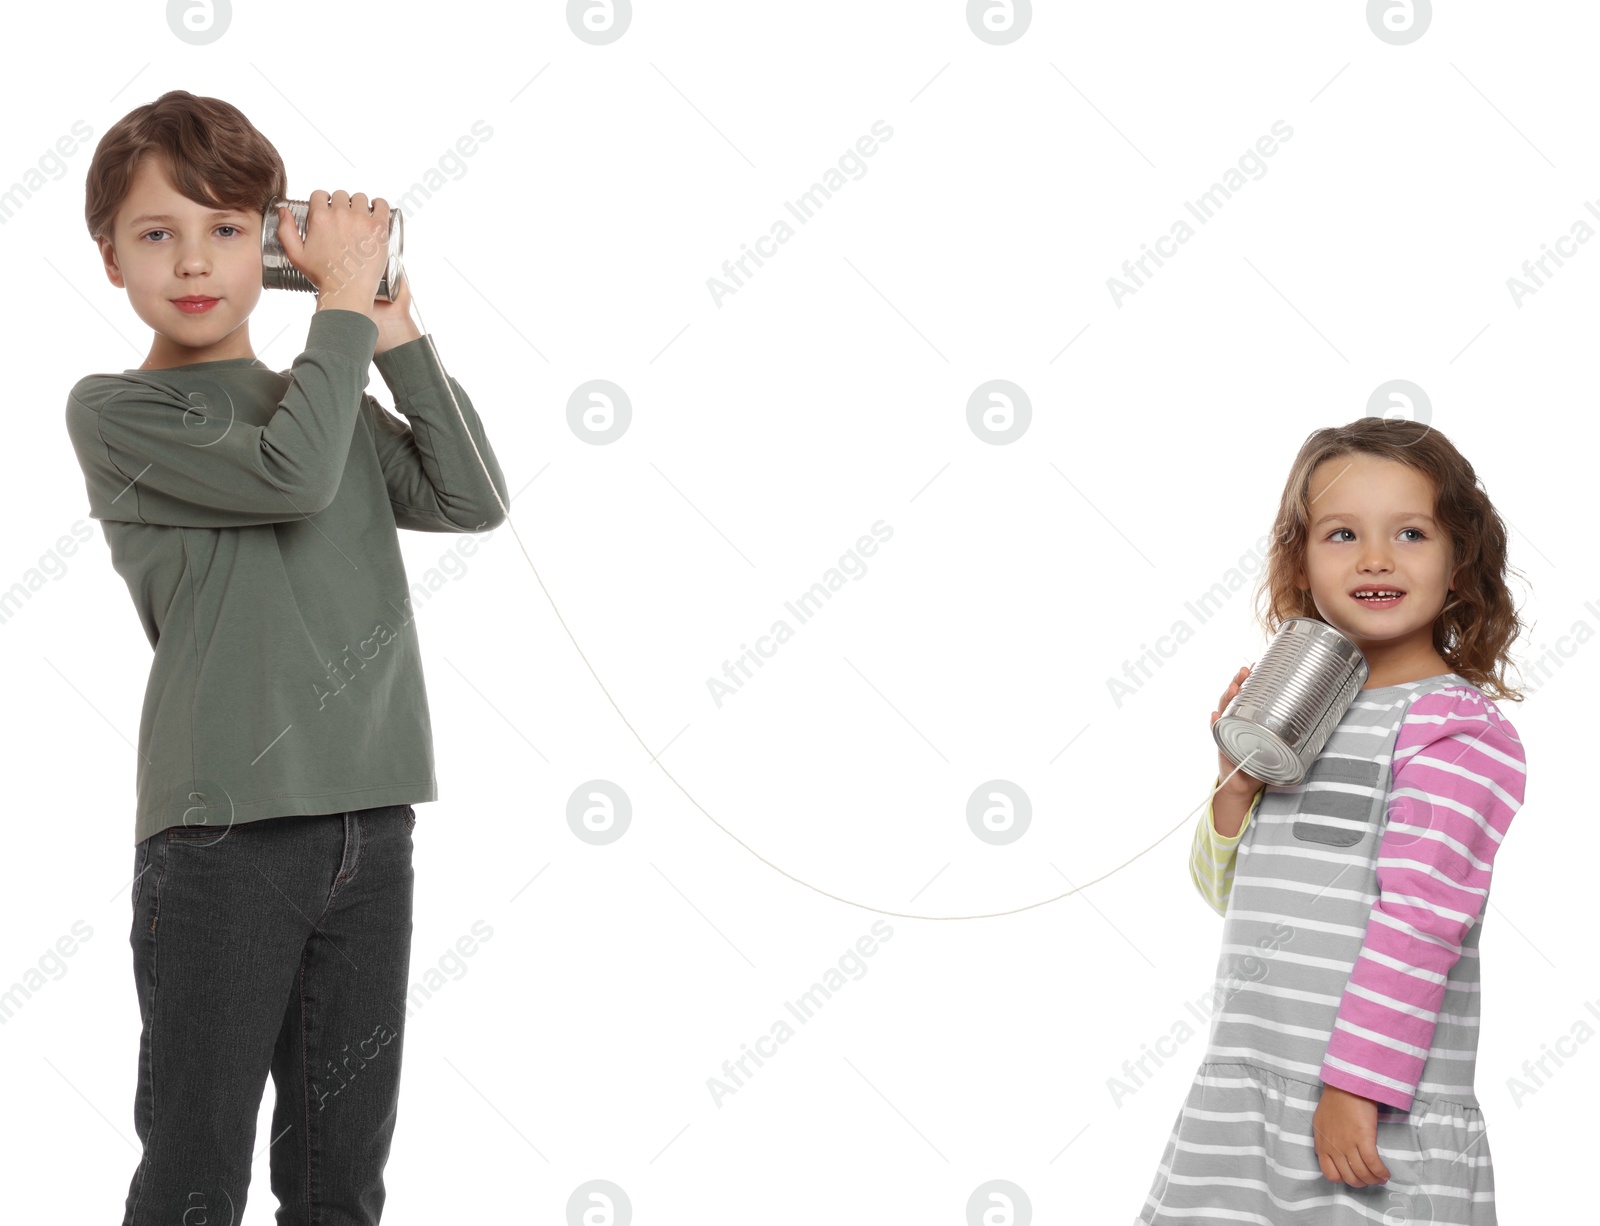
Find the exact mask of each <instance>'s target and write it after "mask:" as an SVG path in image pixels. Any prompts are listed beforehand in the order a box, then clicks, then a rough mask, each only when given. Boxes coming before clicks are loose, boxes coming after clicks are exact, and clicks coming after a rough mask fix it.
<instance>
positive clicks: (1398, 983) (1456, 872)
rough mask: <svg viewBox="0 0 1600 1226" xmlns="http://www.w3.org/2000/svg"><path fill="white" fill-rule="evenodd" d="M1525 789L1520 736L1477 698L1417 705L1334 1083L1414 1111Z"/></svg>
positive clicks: (1336, 1049) (1433, 699)
mask: <svg viewBox="0 0 1600 1226" xmlns="http://www.w3.org/2000/svg"><path fill="white" fill-rule="evenodd" d="M1526 782H1527V769H1526V759H1525V757H1524V755H1523V751H1522V742H1521V740H1520V739H1519V738H1518V736H1517V733H1516V730H1515V729H1514V728H1513V727H1512V726H1511V724H1510V722H1509V721H1507V720H1506V718H1505V717H1504V716H1503V715H1501V714H1500V712H1499V710H1498V709H1497V708H1496V707H1495V706H1494V704H1493V703H1492V702H1490V701H1489V700H1488V699H1486V698H1485V697H1484V696H1483V695H1482V694H1481V693H1479V692H1478V691H1477V690H1475V689H1468V688H1454V689H1444V690H1436V691H1434V692H1433V693H1431V694H1424V695H1422V696H1421V697H1419V698H1416V699H1414V700H1413V701H1412V703H1411V705H1410V707H1409V708H1408V709H1407V711H1406V716H1405V722H1404V723H1403V724H1402V725H1401V727H1400V732H1399V734H1398V736H1397V738H1396V741H1395V750H1394V769H1393V784H1392V786H1391V788H1390V791H1389V808H1388V815H1389V821H1388V825H1387V826H1386V828H1385V829H1384V833H1383V839H1382V842H1381V843H1380V845H1379V849H1378V865H1377V884H1378V899H1377V901H1376V902H1375V903H1374V904H1373V907H1372V913H1371V915H1370V916H1369V918H1368V920H1367V932H1366V937H1365V940H1364V942H1363V944H1362V948H1361V954H1360V956H1359V957H1358V958H1357V959H1356V964H1355V966H1354V968H1353V969H1352V970H1351V972H1350V980H1349V983H1348V984H1347V985H1346V986H1345V990H1344V995H1343V997H1342V999H1341V1000H1340V1002H1339V1012H1338V1016H1337V1018H1336V1020H1335V1022H1334V1029H1333V1034H1332V1036H1331V1037H1330V1039H1329V1041H1328V1050H1327V1055H1326V1056H1325V1057H1324V1059H1323V1065H1322V1080H1323V1081H1324V1082H1325V1083H1327V1084H1328V1085H1333V1086H1338V1087H1339V1088H1341V1089H1344V1090H1349V1091H1350V1092H1352V1093H1354V1094H1360V1095H1362V1096H1363V1097H1365V1098H1371V1099H1374V1100H1376V1101H1378V1102H1381V1103H1388V1104H1390V1105H1392V1106H1395V1107H1398V1108H1400V1109H1402V1110H1409V1109H1410V1107H1411V1102H1412V1099H1413V1098H1414V1097H1415V1095H1416V1089H1417V1082H1418V1081H1419V1080H1420V1078H1421V1076H1422V1067H1423V1064H1424V1063H1425V1062H1426V1060H1427V1057H1428V1052H1429V1049H1430V1048H1431V1047H1432V1044H1433V1032H1434V1029H1435V1027H1436V1026H1437V1024H1438V1018H1439V1008H1440V1005H1441V1004H1442V1003H1443V1001H1444V994H1445V987H1446V978H1447V976H1448V975H1449V973H1450V969H1451V968H1452V967H1453V966H1455V964H1456V962H1457V961H1459V960H1460V958H1461V942H1462V940H1463V938H1464V937H1465V936H1466V934H1467V932H1468V930H1469V929H1470V928H1471V927H1472V925H1473V924H1475V923H1476V922H1477V921H1478V918H1479V916H1480V915H1481V914H1482V912H1483V904H1484V899H1485V898H1486V897H1487V895H1488V892H1489V874H1490V870H1491V868H1492V866H1493V864H1494V857H1495V853H1496V852H1497V851H1498V850H1499V849H1500V844H1501V841H1502V840H1503V839H1504V838H1505V835H1506V830H1507V828H1508V827H1509V826H1510V824H1511V819H1512V817H1513V816H1514V815H1515V814H1516V812H1517V810H1518V809H1520V808H1521V807H1522V798H1523V790H1524V787H1525V785H1526Z"/></svg>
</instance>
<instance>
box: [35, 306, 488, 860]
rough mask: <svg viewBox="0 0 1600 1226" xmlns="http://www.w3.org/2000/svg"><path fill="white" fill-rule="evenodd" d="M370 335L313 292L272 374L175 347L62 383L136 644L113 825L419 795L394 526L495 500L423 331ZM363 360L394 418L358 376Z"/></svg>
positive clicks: (154, 828) (427, 745) (428, 740)
mask: <svg viewBox="0 0 1600 1226" xmlns="http://www.w3.org/2000/svg"><path fill="white" fill-rule="evenodd" d="M377 339H378V329H377V325H376V324H374V323H373V322H372V320H371V319H369V318H368V317H367V316H366V315H363V314H360V313H359V312H355V311H342V310H326V311H318V312H316V313H315V314H314V315H313V316H312V318H311V323H310V327H309V331H308V335H307V339H306V347H305V351H304V352H303V353H301V354H300V356H299V357H297V358H296V359H295V361H294V364H293V365H292V366H291V368H290V369H289V370H288V371H285V372H275V371H273V370H271V369H270V368H269V367H268V366H267V365H266V364H265V363H264V362H262V361H261V360H260V359H259V358H233V359H228V360H224V361H217V362H196V363H193V364H191V365H188V366H178V367H173V368H170V369H167V370H149V371H145V370H126V371H123V372H122V373H120V374H94V375H88V376H86V377H85V378H83V379H80V380H79V381H78V382H77V384H75V385H74V386H73V388H72V391H71V393H70V395H69V396H68V399H67V409H66V423H67V431H68V434H69V435H70V437H71V440H72V445H73V448H74V450H75V451H76V452H77V456H78V463H79V465H80V466H81V467H82V469H83V474H84V480H85V485H86V488H87V490H88V495H89V514H90V517H91V518H93V519H97V520H99V521H100V526H101V530H102V532H103V533H104V535H105V540H106V544H107V545H108V546H109V548H110V551H111V562H112V565H113V567H114V568H115V569H116V570H117V572H118V573H119V574H120V575H121V576H122V577H123V580H124V581H125V582H126V583H127V585H128V591H129V594H130V595H131V596H132V598H133V603H134V608H135V609H136V610H137V612H138V615H139V620H140V623H141V624H142V626H143V628H144V631H145V635H146V637H147V638H148V639H149V640H150V645H151V647H152V648H153V649H154V651H155V657H154V660H153V661H152V664H151V668H150V678H149V681H148V683H147V685H146V688H145V697H144V707H143V711H142V714H141V718H140V723H139V749H138V757H137V785H136V791H137V812H136V820H135V829H134V841H135V842H136V843H137V842H139V841H142V840H143V839H145V838H147V837H149V836H150V835H152V834H155V833H157V832H158V831H161V830H164V829H166V828H167V827H169V826H175V825H189V826H196V825H217V826H229V825H237V824H240V823H245V822H254V821H259V820H262V819H264V818H272V817H284V816H293V815H298V814H315V813H336V812H342V811H344V810H348V809H365V808H373V807H376V806H380V805H398V804H409V803H415V802H417V801H429V800H435V799H437V789H436V785H435V780H434V770H433V736H432V729H431V727H430V725H429V721H428V699H427V692H426V689H425V687H424V683H423V675H422V660H421V655H420V651H419V648H418V643H417V631H416V625H415V622H414V618H413V613H412V610H411V598H410V593H409V588H408V584H407V580H406V572H405V565H404V562H403V561H402V559H401V555H400V541H399V537H398V534H397V532H396V529H397V528H409V529H412V530H414V531H419V532H479V531H482V530H484V529H487V528H493V527H495V526H496V525H498V524H500V523H502V522H503V521H504V519H505V512H504V511H503V510H502V509H501V507H502V504H505V505H507V506H509V505H510V497H509V495H508V494H507V491H506V484H505V478H504V476H503V475H502V474H501V472H500V466H499V464H498V462H497V461H496V459H495V455H494V452H493V450H492V449H491V448H490V446H489V441H488V439H487V437H486V436H485V435H484V431H483V425H482V423H481V422H480V421H479V419H478V415H477V413H476V411H475V410H474V408H473V405H472V402H471V400H469V399H468V397H467V394H466V392H465V391H464V390H463V389H462V387H461V385H460V384H459V383H457V382H456V381H455V380H454V379H450V380H449V383H448V386H447V384H446V378H447V376H446V375H445V374H444V373H443V372H442V371H441V370H440V369H439V367H438V364H437V363H436V361H435V358H434V355H433V351H432V350H431V349H430V348H429V345H430V341H429V339H428V338H427V337H422V338H419V339H417V340H413V341H408V342H406V343H404V344H401V345H397V346H395V347H394V348H392V349H388V350H386V351H384V352H383V353H381V354H378V355H376V356H374V355H373V347H374V346H375V345H376V343H377ZM374 364H375V365H376V366H377V368H378V371H379V373H380V374H381V375H382V376H383V378H384V381H385V382H386V383H387V384H388V386H389V389H390V391H391V392H392V393H393V396H394V401H395V407H396V408H397V409H398V410H399V411H400V412H401V413H402V414H404V415H405V417H406V419H407V421H406V422H401V421H400V420H398V419H397V418H395V417H394V416H393V415H392V414H390V413H389V412H388V411H387V410H386V409H385V408H384V407H383V406H382V405H381V404H379V403H378V402H377V401H376V400H374V399H373V398H372V397H371V396H370V395H368V394H367V393H366V391H365V388H366V385H367V380H368V377H369V373H370V371H369V366H371V365H374ZM451 388H453V389H454V391H455V398H456V401H457V402H458V403H459V405H460V408H461V414H460V417H458V416H457V413H456V409H455V407H454V406H453V405H452V404H451V399H450V389H451ZM462 417H464V418H465V419H466V428H465V429H463V426H462V422H461V418H462ZM408 423H409V424H408ZM469 431H470V438H469ZM474 443H476V446H477V452H478V453H481V455H482V456H483V462H484V464H486V465H487V466H488V469H489V471H490V473H492V474H493V478H494V485H493V488H492V489H491V487H490V484H489V481H488V480H487V479H486V478H485V476H484V471H483V468H482V467H481V466H480V465H479V462H478V458H477V455H476V454H474V450H473V444H474ZM496 493H498V495H499V497H498V499H497V498H496Z"/></svg>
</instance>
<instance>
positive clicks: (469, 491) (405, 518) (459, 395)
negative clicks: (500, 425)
mask: <svg viewBox="0 0 1600 1226" xmlns="http://www.w3.org/2000/svg"><path fill="white" fill-rule="evenodd" d="M432 345H433V341H432V340H431V338H430V337H429V336H426V335H425V336H420V337H418V338H416V339H415V340H410V341H406V342H405V343H404V344H401V345H396V346H394V348H392V349H385V350H384V351H383V352H382V353H380V354H378V355H377V356H376V357H374V358H373V362H374V364H376V366H377V367H378V373H379V374H380V375H382V376H383V381H384V382H385V383H386V384H388V386H389V391H390V392H391V393H392V394H393V396H394V404H395V408H396V409H397V410H399V411H400V412H401V413H403V414H404V415H405V417H406V421H400V420H399V419H397V418H396V417H395V416H394V415H393V414H392V413H390V412H389V411H388V410H387V409H385V408H384V407H383V405H381V404H379V403H378V402H377V401H376V400H374V399H373V398H372V397H371V396H363V406H364V411H365V412H366V414H367V422H368V424H369V426H370V427H371V429H372V438H373V442H374V443H375V444H376V446H377V449H378V460H379V462H380V463H381V464H382V465H383V480H384V484H385V485H387V486H388V487H389V505H390V506H391V507H392V508H393V510H394V520H395V524H396V525H397V526H398V527H401V528H410V529H412V530H413V531H416V532H481V531H482V530H483V529H485V528H494V527H498V526H499V525H500V524H501V523H503V522H505V518H506V511H505V508H506V507H509V506H510V504H511V497H510V494H509V493H508V492H507V490H506V479H505V476H504V475H503V474H502V473H501V471H500V464H499V462H498V461H497V460H496V459H495V454H494V449H493V448H491V447H490V446H489V439H488V437H487V436H486V435H485V434H484V431H483V423H482V421H480V420H479V418H478V414H477V411H476V410H475V409H474V408H473V407H472V401H471V400H470V399H469V398H468V396H467V393H466V391H465V390H463V388H462V386H461V384H459V383H457V382H456V381H455V379H453V378H451V377H450V376H449V375H448V374H446V373H445V371H444V369H443V367H442V366H440V364H439V362H438V361H437V358H436V355H435V353H434V351H433V349H432ZM447 380H448V382H447ZM452 391H454V393H455V404H452V403H451V400H450V394H451V392H452ZM456 404H459V405H460V406H461V412H460V413H459V414H457V412H456ZM463 418H465V422H463V420H462V419H463ZM407 423H409V424H407ZM479 456H482V458H483V463H482V464H480V463H479V462H478V458H479ZM485 467H487V468H488V470H489V472H490V474H491V475H492V476H493V483H492V484H491V483H490V480H489V478H488V477H485V476H484V468H485Z"/></svg>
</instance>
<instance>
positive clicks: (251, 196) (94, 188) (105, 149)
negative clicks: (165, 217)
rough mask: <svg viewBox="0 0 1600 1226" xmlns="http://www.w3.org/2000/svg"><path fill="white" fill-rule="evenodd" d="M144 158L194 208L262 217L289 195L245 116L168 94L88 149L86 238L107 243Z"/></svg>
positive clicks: (182, 93)
mask: <svg viewBox="0 0 1600 1226" xmlns="http://www.w3.org/2000/svg"><path fill="white" fill-rule="evenodd" d="M147 157H153V158H155V159H157V161H158V162H159V163H160V164H161V166H162V167H163V169H165V171H166V173H167V177H168V178H169V179H171V180H172V185H173V187H175V188H176V189H177V190H178V191H179V192H180V193H182V194H183V195H184V196H186V197H188V198H189V199H190V200H193V201H195V202H196V203H197V204H203V205H206V206H207V207H209V208H214V209H243V210H245V211H247V212H252V213H255V214H257V215H258V216H264V215H265V213H266V210H267V205H269V204H271V203H272V198H273V197H274V196H287V195H288V193H289V180H288V175H287V174H286V173H285V171H284V168H283V159H282V158H281V157H279V156H278V151H277V150H276V149H274V148H273V146H272V142H271V141H269V140H268V139H267V138H266V137H265V136H263V135H262V134H261V133H260V132H258V131H257V130H256V128H255V125H254V124H252V123H251V122H250V121H249V120H248V119H246V118H245V116H244V112H243V111H241V110H239V108H238V107H236V106H234V105H232V104H231V103H228V102H224V101H223V100H222V99H221V98H202V97H197V96H196V95H194V94H191V93H190V92H189V91H188V90H184V89H174V90H168V91H167V92H166V93H164V94H162V95H161V97H159V98H157V99H156V100H155V101H154V102H147V103H146V104H145V105H144V106H140V107H135V108H134V109H133V110H131V111H129V112H128V113H127V114H126V115H124V116H123V117H122V118H121V119H119V120H117V122H116V123H114V124H112V125H111V127H110V129H109V130H108V131H107V132H106V134H105V135H104V136H102V137H101V138H100V143H99V144H98V145H96V146H95V148H94V157H93V158H92V159H91V160H90V162H89V173H88V176H87V179H86V183H85V193H84V195H85V199H84V208H83V215H84V220H85V221H86V222H88V225H89V237H90V238H92V239H95V240H96V241H98V240H99V239H101V238H106V239H110V238H111V237H112V232H111V229H112V223H113V221H114V219H115V218H116V215H117V210H118V209H119V208H121V207H122V202H123V200H125V199H126V198H127V195H128V188H129V187H130V186H131V185H132V183H133V177H134V174H135V173H136V172H137V171H138V169H139V165H140V163H141V162H142V161H144V159H145V158H147Z"/></svg>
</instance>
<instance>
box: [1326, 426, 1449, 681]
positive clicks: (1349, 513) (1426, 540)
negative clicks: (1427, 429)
mask: <svg viewBox="0 0 1600 1226" xmlns="http://www.w3.org/2000/svg"><path fill="white" fill-rule="evenodd" d="M1307 497H1308V499H1309V502H1310V510H1311V515H1310V519H1311V527H1310V530H1309V532H1308V534H1307V540H1306V565H1305V568H1304V569H1303V570H1302V571H1301V573H1300V576H1299V586H1300V587H1301V588H1302V589H1304V588H1308V587H1309V588H1310V589H1311V599H1312V602H1313V604H1314V605H1315V606H1316V609H1317V612H1318V614H1320V615H1321V617H1322V618H1323V619H1324V620H1325V621H1327V622H1328V623H1329V624H1330V625H1332V626H1333V627H1335V628H1336V629H1338V630H1340V631H1342V632H1343V633H1344V634H1346V635H1347V636H1349V637H1350V638H1351V639H1353V640H1354V641H1355V643H1356V646H1358V647H1360V648H1361V650H1362V652H1363V653H1364V654H1365V655H1366V656H1367V658H1368V663H1369V665H1371V666H1372V669H1373V672H1374V673H1378V672H1380V670H1381V672H1382V673H1383V674H1384V675H1390V674H1393V673H1395V672H1397V671H1408V672H1409V671H1411V670H1412V669H1413V668H1415V667H1420V668H1423V669H1424V670H1426V669H1427V668H1428V667H1430V666H1432V665H1434V664H1437V663H1439V662H1440V661H1439V656H1438V653H1437V652H1436V651H1435V650H1434V647H1433V624H1434V621H1435V620H1436V619H1437V618H1438V616H1439V610H1440V609H1442V608H1443V607H1444V605H1445V602H1446V601H1447V600H1449V598H1450V594H1449V589H1450V588H1451V586H1452V583H1453V576H1452V575H1451V573H1450V542H1449V540H1448V539H1446V537H1445V535H1444V533H1443V531H1442V530H1441V529H1440V527H1439V525H1438V524H1437V523H1435V522H1434V520H1433V510H1434V489H1433V482H1432V480H1430V479H1429V478H1428V477H1427V476H1426V475H1425V474H1423V473H1421V472H1418V471H1417V470H1416V469H1414V468H1412V467H1410V466H1409V465H1406V464H1401V463H1398V462H1396V461H1394V460H1384V459H1379V458H1378V457H1377V456H1370V455H1362V454H1359V453H1357V454H1353V455H1345V456H1335V457H1333V458H1331V459H1327V460H1324V461H1322V463H1320V464H1318V465H1317V467H1316V468H1315V469H1314V470H1313V471H1312V474H1311V486H1310V490H1309V491H1308V494H1307ZM1363 588H1379V589H1390V590H1395V591H1399V592H1403V593H1404V595H1403V596H1401V597H1400V599H1399V600H1398V601H1397V602H1393V603H1375V602H1372V601H1366V600H1362V599H1361V598H1360V597H1358V596H1356V595H1354V594H1353V593H1355V592H1357V591H1359V590H1361V589H1363ZM1423 675H1426V671H1424V673H1423Z"/></svg>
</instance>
